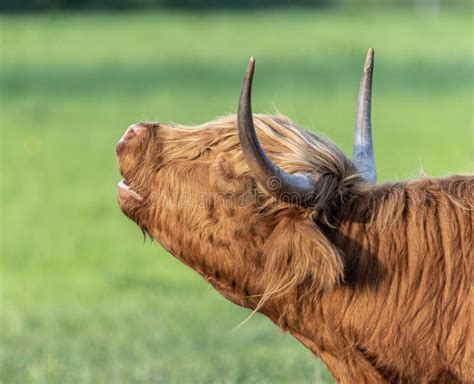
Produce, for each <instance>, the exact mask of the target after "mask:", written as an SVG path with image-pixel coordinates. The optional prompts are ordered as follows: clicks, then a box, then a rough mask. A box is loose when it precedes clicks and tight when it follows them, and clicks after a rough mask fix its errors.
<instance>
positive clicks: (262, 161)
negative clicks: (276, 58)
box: [237, 57, 315, 205]
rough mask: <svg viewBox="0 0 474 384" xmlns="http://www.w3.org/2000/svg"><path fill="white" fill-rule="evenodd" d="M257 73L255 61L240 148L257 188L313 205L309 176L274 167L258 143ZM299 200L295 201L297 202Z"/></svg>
mask: <svg viewBox="0 0 474 384" xmlns="http://www.w3.org/2000/svg"><path fill="white" fill-rule="evenodd" d="M254 69H255V60H254V58H253V57H251V58H250V61H249V63H248V66H247V71H246V73H245V78H244V83H243V85H242V91H241V93H240V100H239V107H238V112H237V125H238V129H239V139H240V146H241V147H242V151H243V153H244V157H245V160H246V162H247V165H248V166H249V168H250V171H251V172H252V174H253V176H254V177H255V179H256V181H257V182H258V184H260V185H261V186H262V187H263V188H264V189H265V190H266V191H267V192H268V193H269V194H271V195H272V196H274V197H276V198H278V199H280V200H284V201H285V200H288V199H291V201H292V202H297V203H298V204H300V205H308V204H310V201H311V199H312V198H313V197H314V193H315V182H314V180H313V178H312V177H311V176H310V175H309V174H289V173H287V172H285V171H284V170H282V169H280V168H279V167H277V166H276V165H275V164H273V163H272V162H271V161H270V159H269V158H268V157H267V155H266V154H265V152H264V151H263V149H262V147H261V145H260V143H259V142H258V138H257V134H256V132H255V126H254V124H253V116H252V104H251V93H252V79H253V73H254ZM295 200H296V201H295Z"/></svg>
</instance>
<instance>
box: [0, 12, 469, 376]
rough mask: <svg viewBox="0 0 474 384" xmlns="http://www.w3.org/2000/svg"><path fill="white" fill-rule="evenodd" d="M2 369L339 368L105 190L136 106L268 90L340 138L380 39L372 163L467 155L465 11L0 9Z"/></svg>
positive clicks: (2, 372)
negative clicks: (192, 265) (184, 256)
mask: <svg viewBox="0 0 474 384" xmlns="http://www.w3.org/2000/svg"><path fill="white" fill-rule="evenodd" d="M0 22H1V67H0V86H1V94H0V97H1V104H0V107H1V109H0V118H1V218H2V222H1V231H2V233H1V276H0V279H1V280H0V281H1V307H0V324H1V326H0V332H1V334H0V337H1V339H0V382H1V383H61V384H63V383H64V384H65V383H134V382H136V383H145V382H158V383H226V384H227V383H310V382H321V383H322V382H324V383H328V382H332V379H331V378H330V375H329V374H328V372H327V371H326V369H325V368H324V366H323V364H322V363H320V362H319V361H317V360H315V359H314V358H313V357H312V355H311V354H310V353H309V352H308V351H306V350H305V349H304V348H303V347H302V346H301V345H299V344H298V343H297V342H296V341H294V340H293V339H291V338H290V337H289V336H288V335H283V334H281V333H280V332H279V331H278V330H277V329H276V328H275V327H274V326H273V325H272V324H270V322H269V321H268V320H266V319H265V318H263V317H260V316H257V317H255V318H253V319H252V320H251V321H250V322H249V323H247V324H246V325H245V326H244V327H242V328H241V329H239V330H238V331H237V332H232V330H233V328H234V327H235V326H236V325H238V324H239V323H240V322H241V321H242V320H243V319H244V318H245V317H246V316H247V315H248V311H247V310H244V309H241V308H238V307H236V306H234V305H232V304H230V303H229V302H227V301H226V300H224V299H223V298H221V297H220V296H219V295H218V294H217V293H216V292H215V291H214V290H213V289H212V288H211V287H210V286H209V285H207V284H206V283H205V282H204V281H203V280H202V279H201V278H200V277H198V276H197V275H196V274H195V273H194V272H192V271H191V270H188V269H187V268H186V267H184V266H183V265H181V264H180V263H179V262H177V261H176V260H175V259H174V258H173V257H172V256H170V255H169V254H166V252H165V251H163V250H162V249H161V248H160V247H159V245H157V244H152V243H149V242H148V241H147V242H144V241H143V237H142V234H141V232H140V231H139V230H138V229H137V228H136V226H135V225H134V224H133V223H132V222H131V221H129V220H128V219H126V218H125V217H124V216H123V215H122V213H121V212H120V211H119V209H118V207H117V204H116V196H115V185H116V182H117V181H118V179H119V174H118V171H117V167H116V164H115V158H114V145H115V143H116V141H117V140H118V138H119V137H120V136H121V134H122V133H123V132H124V130H125V128H126V127H127V126H128V125H129V124H130V123H132V122H135V121H138V120H159V121H174V122H180V123H189V124H194V123H200V122H204V121H208V120H210V119H212V118H214V117H216V116H219V115H224V114H227V113H230V112H234V111H235V109H236V103H237V98H238V94H239V90H240V84H241V78H242V75H243V71H244V68H245V65H246V62H247V59H248V57H249V56H250V55H255V56H256V58H257V73H256V79H255V87H254V106H255V108H254V109H255V111H260V112H274V111H275V110H276V109H278V110H279V111H280V112H282V113H284V114H287V115H289V116H291V117H292V118H294V119H295V120H296V121H298V122H299V123H300V124H301V125H303V126H305V127H307V128H310V129H313V130H316V131H319V132H323V133H325V134H327V135H328V136H330V137H331V138H332V139H333V140H335V141H336V142H337V143H338V144H339V145H340V146H341V147H342V148H343V149H344V150H346V152H347V153H350V148H351V141H352V124H353V115H354V109H355V97H356V92H357V88H358V82H359V78H360V74H361V68H362V64H363V60H364V56H365V53H366V50H367V48H368V47H370V46H373V47H374V48H375V49H376V54H377V59H376V69H375V79H374V81H375V85H374V113H373V120H374V130H375V132H374V134H375V146H376V158H377V162H378V170H379V179H380V181H381V182H383V181H387V180H400V179H404V178H410V177H417V175H418V174H419V172H420V170H421V169H423V170H424V171H425V172H426V173H428V174H430V175H444V174H447V173H455V172H468V171H472V167H473V156H472V154H473V142H472V129H473V127H472V116H473V115H472V91H473V79H472V73H473V72H472V71H473V50H472V49H473V48H472V43H473V41H472V16H471V14H470V11H469V10H446V11H443V12H442V13H441V14H440V15H439V16H432V15H421V14H418V13H415V12H411V11H396V10H393V9H390V10H387V11H385V12H382V11H373V12H367V11H366V10H360V11H357V12H348V11H345V12H335V11H324V12H319V13H318V12H297V11H292V12H273V13H268V12H267V13H263V12H260V13H253V14H245V13H235V14H230V13H215V14H209V15H203V14H178V13H152V14H113V15H108V14H79V15H62V14H57V15H31V16H10V17H7V16H3V17H2V18H1V20H0Z"/></svg>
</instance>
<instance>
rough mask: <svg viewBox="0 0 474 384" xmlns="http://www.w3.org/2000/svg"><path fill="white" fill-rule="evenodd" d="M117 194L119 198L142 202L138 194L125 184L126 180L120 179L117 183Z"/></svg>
mask: <svg viewBox="0 0 474 384" xmlns="http://www.w3.org/2000/svg"><path fill="white" fill-rule="evenodd" d="M117 189H118V192H119V194H120V195H121V196H130V197H133V198H134V199H136V200H138V201H142V200H143V198H142V197H141V196H140V195H139V194H138V192H136V191H134V190H133V189H132V188H130V185H129V184H128V183H127V180H125V179H122V180H120V181H119V183H118V185H117Z"/></svg>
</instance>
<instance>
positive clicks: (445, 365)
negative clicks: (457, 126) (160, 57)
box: [116, 50, 474, 384]
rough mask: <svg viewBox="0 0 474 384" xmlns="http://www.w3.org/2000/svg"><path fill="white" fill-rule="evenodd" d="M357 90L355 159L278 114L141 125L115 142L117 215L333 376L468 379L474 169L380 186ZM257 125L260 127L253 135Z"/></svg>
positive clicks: (245, 97) (472, 350)
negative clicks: (283, 335) (288, 337)
mask: <svg viewBox="0 0 474 384" xmlns="http://www.w3.org/2000/svg"><path fill="white" fill-rule="evenodd" d="M372 67H373V51H372V50H370V51H369V54H368V57H367V61H366V65H365V70H364V75H363V78H362V82H361V88H360V91H359V102H358V111H357V118H356V125H355V143H354V156H353V160H350V159H349V158H347V157H346V156H345V155H344V154H343V152H342V151H341V150H339V149H338V148H337V147H336V146H335V145H334V144H332V143H331V142H330V141H329V140H328V139H326V138H323V137H321V136H319V135H317V134H314V133H311V132H308V131H305V130H303V129H301V128H300V127H298V126H297V125H296V124H295V123H293V122H292V121H291V120H289V119H288V118H286V117H284V116H280V115H278V116H269V115H261V114H252V111H251V103H250V93H251V83H252V78H253V71H254V61H253V59H251V61H250V62H249V66H248V69H247V73H246V76H245V79H244V85H243V88H242V92H241V96H240V101H239V108H238V113H237V116H228V117H224V118H221V119H218V120H215V121H212V122H210V123H207V124H203V125H199V126H193V127H187V126H180V125H168V124H162V123H138V124H135V125H133V126H131V127H130V128H128V130H127V131H126V133H125V135H124V136H123V137H122V139H121V140H120V142H119V143H118V144H117V147H116V155H117V158H118V162H119V166H120V172H121V174H122V176H123V178H124V180H122V181H121V182H120V183H119V186H118V199H119V204H120V207H121V209H122V210H123V212H124V213H125V214H126V215H127V216H128V217H130V218H131V219H132V220H134V221H135V222H136V223H137V224H138V225H139V226H140V227H141V228H142V230H143V231H144V232H146V233H148V234H149V235H150V236H151V237H152V238H154V239H156V240H157V241H158V242H160V243H161V244H162V245H163V246H164V247H165V248H166V249H167V250H169V252H170V253H172V254H173V255H174V256H175V257H177V258H178V259H179V260H181V261H182V262H183V263H185V264H186V265H188V266H189V267H191V268H192V269H194V270H195V271H197V272H198V273H199V274H201V275H202V276H203V277H204V278H205V279H206V280H207V281H208V282H209V283H210V284H212V285H213V286H214V287H215V288H216V289H217V290H218V291H219V292H220V293H221V294H222V295H223V296H225V297H226V298H228V299H229V300H231V301H232V302H234V303H236V304H238V305H240V306H243V307H247V308H250V309H251V310H253V311H258V312H260V313H262V314H264V315H266V316H267V317H269V318H270V319H271V320H272V321H273V322H274V323H275V324H277V325H278V326H279V327H280V328H281V329H283V330H285V331H288V332H290V333H291V334H292V335H293V336H294V337H295V338H296V339H298V340H299V341H300V342H301V343H303V344H304V345H305V346H306V347H307V348H309V349H310V350H311V351H312V352H313V353H314V354H315V355H316V356H318V357H320V358H321V359H322V360H323V361H324V363H325V364H326V365H327V367H328V369H329V370H330V371H331V373H332V374H333V376H334V377H335V378H336V380H337V381H338V382H340V383H350V384H354V383H388V382H390V383H415V382H423V383H429V382H433V383H435V382H436V383H443V382H445V383H447V382H450V383H460V382H462V383H468V382H471V383H472V382H473V381H474V347H473V340H474V336H473V326H474V325H473V316H472V301H473V297H474V296H473V293H474V292H473V285H472V275H473V264H472V260H473V257H472V256H473V208H474V177H473V176H472V175H468V176H450V177H445V178H431V177H423V178H421V179H419V180H410V181H405V182H397V183H390V184H383V185H377V184H376V183H375V181H376V171H375V163H374V152H373V147H372V131H371V123H370V103H371V84H372ZM257 134H258V137H257Z"/></svg>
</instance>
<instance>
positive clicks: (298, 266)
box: [264, 217, 344, 295]
mask: <svg viewBox="0 0 474 384" xmlns="http://www.w3.org/2000/svg"><path fill="white" fill-rule="evenodd" d="M264 255H265V273H264V274H265V278H266V279H267V284H266V286H267V289H266V291H267V294H268V293H269V294H272V292H274V293H275V294H276V295H278V294H280V293H284V292H287V291H289V290H291V289H293V288H297V287H298V286H300V285H302V284H303V287H304V288H307V289H318V290H327V289H330V288H332V287H334V286H335V285H336V284H337V283H339V282H340V281H342V280H343V277H344V263H343V260H342V255H341V253H340V251H339V250H338V249H337V247H336V246H335V245H334V244H332V243H331V242H330V241H329V239H328V238H327V237H326V236H325V235H324V234H323V233H322V232H321V231H320V230H319V229H318V227H317V226H316V224H314V223H313V221H311V220H310V219H307V218H303V217H285V218H283V219H281V221H280V222H279V223H278V225H277V226H276V227H275V229H274V231H273V233H272V234H271V236H270V237H269V238H268V240H267V241H266V242H265V246H264ZM265 295H266V294H265Z"/></svg>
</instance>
